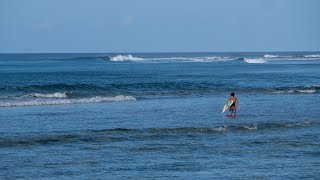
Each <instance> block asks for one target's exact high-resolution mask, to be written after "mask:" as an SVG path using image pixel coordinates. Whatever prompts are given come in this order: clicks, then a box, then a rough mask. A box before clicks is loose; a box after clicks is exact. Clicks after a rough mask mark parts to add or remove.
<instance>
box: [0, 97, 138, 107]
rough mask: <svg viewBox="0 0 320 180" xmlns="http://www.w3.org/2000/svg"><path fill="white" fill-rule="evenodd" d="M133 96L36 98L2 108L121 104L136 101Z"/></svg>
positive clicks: (10, 103) (3, 105)
mask: <svg viewBox="0 0 320 180" xmlns="http://www.w3.org/2000/svg"><path fill="white" fill-rule="evenodd" d="M135 100H137V99H136V98H134V97H132V96H124V95H118V96H114V97H100V96H96V97H91V98H79V99H56V98H43V97H41V98H35V99H18V100H17V99H15V100H9V101H8V100H7V101H1V102H0V107H15V106H42V105H65V104H84V103H100V102H120V101H135Z"/></svg>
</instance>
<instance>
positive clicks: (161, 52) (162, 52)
mask: <svg viewBox="0 0 320 180" xmlns="http://www.w3.org/2000/svg"><path fill="white" fill-rule="evenodd" d="M287 52H320V50H318V51H315V50H303V51H184V52H183V51H168V52H166V51H159V52H0V54H117V53H119V54H155V53H160V54H164V53H287Z"/></svg>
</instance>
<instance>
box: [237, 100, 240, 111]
mask: <svg viewBox="0 0 320 180" xmlns="http://www.w3.org/2000/svg"><path fill="white" fill-rule="evenodd" d="M236 103H237V106H238V109H240V104H239V101H238V99H237V102H236Z"/></svg>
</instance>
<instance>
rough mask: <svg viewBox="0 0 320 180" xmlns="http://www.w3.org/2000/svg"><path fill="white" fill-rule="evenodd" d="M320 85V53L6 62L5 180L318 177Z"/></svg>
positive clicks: (1, 62) (0, 147) (18, 58)
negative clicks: (231, 111) (230, 110)
mask: <svg viewBox="0 0 320 180" xmlns="http://www.w3.org/2000/svg"><path fill="white" fill-rule="evenodd" d="M319 80H320V52H282V53H147V54H142V53H141V54H114V53H109V54H107V53H106V54H0V115H1V116H0V123H1V126H0V178H1V179H47V178H53V179H71V178H72V179H105V178H106V179H127V178H131V179H147V178H148V179H169V178H170V179H173V178H174V179H213V178H218V179H303V178H306V179H318V178H319V177H320V172H319V169H320V141H319V140H320V131H319V130H320V118H319V116H320V106H319V105H318V104H319V103H318V101H319V100H320V98H319V97H320V81H319ZM231 92H235V93H236V97H237V98H238V100H239V103H240V105H241V109H240V110H238V111H237V117H235V118H228V117H227V116H226V115H227V114H226V113H225V114H222V113H221V110H222V108H223V106H224V104H225V103H226V100H227V99H228V97H229V95H230V93H231Z"/></svg>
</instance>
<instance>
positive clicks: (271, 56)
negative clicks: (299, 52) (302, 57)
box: [263, 54, 279, 58]
mask: <svg viewBox="0 0 320 180" xmlns="http://www.w3.org/2000/svg"><path fill="white" fill-rule="evenodd" d="M263 57H265V58H277V57H279V56H278V55H271V54H265V55H264V56H263Z"/></svg>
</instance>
